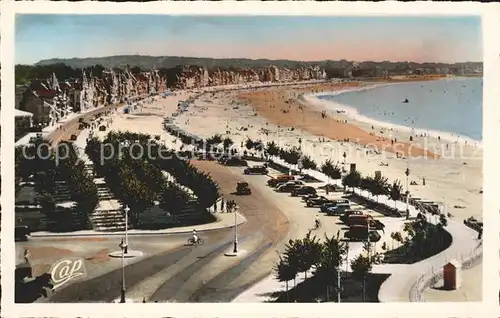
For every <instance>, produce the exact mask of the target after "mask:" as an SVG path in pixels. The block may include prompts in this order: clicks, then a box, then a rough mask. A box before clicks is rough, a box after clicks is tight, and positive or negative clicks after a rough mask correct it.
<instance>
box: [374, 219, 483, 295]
mask: <svg viewBox="0 0 500 318" xmlns="http://www.w3.org/2000/svg"><path fill="white" fill-rule="evenodd" d="M445 229H446V230H447V231H448V232H449V233H450V234H451V236H452V238H453V241H452V243H451V245H450V247H448V248H447V249H446V250H444V251H442V252H441V253H439V254H437V255H434V256H432V257H430V258H427V259H425V260H422V261H420V262H417V263H414V264H409V265H402V264H382V265H375V266H374V267H373V270H372V272H373V273H380V274H382V273H385V274H391V276H389V278H387V280H386V281H385V282H384V283H382V285H381V286H380V290H379V294H378V298H379V300H380V302H408V301H409V294H410V289H411V286H412V284H414V283H415V281H416V280H417V278H418V277H419V275H421V274H422V273H425V272H428V271H430V270H432V269H434V270H435V269H438V268H442V267H443V266H444V265H445V264H446V263H447V262H449V261H450V260H451V259H456V260H460V259H461V256H463V255H464V254H467V253H469V252H470V251H472V250H473V249H474V248H475V247H476V246H477V244H478V241H477V239H476V238H477V232H476V231H474V230H472V229H471V228H469V227H467V226H465V225H464V224H463V223H460V222H458V221H455V220H449V221H448V226H446V228H445Z"/></svg>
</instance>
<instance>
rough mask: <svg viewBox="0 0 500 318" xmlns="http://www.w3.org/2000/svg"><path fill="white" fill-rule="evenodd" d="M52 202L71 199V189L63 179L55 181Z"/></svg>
mask: <svg viewBox="0 0 500 318" xmlns="http://www.w3.org/2000/svg"><path fill="white" fill-rule="evenodd" d="M52 198H53V199H54V202H56V203H59V202H64V201H70V200H71V191H70V189H69V188H68V186H67V185H66V182H64V181H56V184H55V191H54V195H53V196H52Z"/></svg>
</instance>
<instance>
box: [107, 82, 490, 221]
mask: <svg viewBox="0 0 500 318" xmlns="http://www.w3.org/2000/svg"><path fill="white" fill-rule="evenodd" d="M349 85H352V87H353V88H357V87H359V83H351V84H349ZM339 89H346V84H317V85H297V86H283V87H270V88H252V89H248V90H242V91H219V92H206V93H205V94H203V95H201V96H200V97H199V98H198V99H197V100H196V101H195V102H194V103H193V104H192V105H191V106H190V107H189V108H188V109H187V111H186V112H184V113H182V114H180V115H179V116H178V117H176V118H175V123H176V125H178V126H179V127H181V128H183V129H185V130H186V131H189V132H191V133H193V134H196V135H198V136H200V137H202V138H205V137H210V136H212V135H214V134H217V133H218V134H222V136H223V137H226V136H227V137H230V138H232V139H233V140H234V142H235V144H234V146H235V147H237V148H240V147H241V146H242V143H243V142H244V141H245V140H246V139H247V138H251V139H253V140H257V139H260V140H263V141H264V142H268V141H272V140H274V141H275V142H276V143H278V144H279V146H281V147H287V146H299V141H300V140H301V141H302V149H303V151H304V152H305V153H307V154H309V155H310V156H311V157H312V158H313V159H315V160H316V162H317V163H320V164H321V163H322V162H324V161H325V160H327V159H332V160H333V161H335V162H337V161H338V162H339V163H340V164H342V163H343V157H342V155H343V153H344V152H345V153H346V163H347V164H349V163H356V166H357V169H358V170H360V172H361V173H362V174H363V175H369V174H371V175H373V174H374V172H375V171H377V170H379V171H381V172H382V174H383V175H384V176H386V177H387V178H388V179H389V182H393V181H394V180H396V179H398V180H400V181H401V182H402V184H403V186H404V187H406V185H405V183H406V182H405V179H406V177H405V175H404V171H405V170H406V168H409V169H410V177H409V181H410V182H411V181H414V182H415V183H416V185H409V190H410V192H411V193H412V196H413V197H420V198H424V199H427V200H433V201H437V202H442V203H443V206H444V209H445V210H446V212H447V213H451V215H452V217H455V218H458V219H465V218H468V217H470V216H475V217H480V216H481V215H482V194H481V193H482V149H481V147H480V146H477V147H475V146H473V145H470V144H469V145H464V144H460V143H452V142H450V141H445V140H438V139H437V138H434V137H429V136H427V137H421V136H420V135H413V141H412V142H410V141H409V140H410V135H411V133H410V132H408V131H399V130H390V129H387V128H384V127H377V126H373V125H371V124H368V123H363V122H360V121H356V120H354V119H352V118H349V117H347V116H346V114H342V113H337V112H330V113H327V114H326V116H325V118H322V115H321V109H319V108H318V106H317V105H313V103H312V102H309V101H308V100H310V99H311V98H308V99H302V98H301V97H300V94H301V93H319V92H325V91H334V90H339ZM196 93H197V92H194V91H179V92H177V94H176V95H175V96H168V97H166V98H159V97H157V98H156V100H155V101H154V102H152V103H150V104H146V105H144V106H142V108H140V109H139V110H136V111H134V112H133V113H132V114H122V113H117V115H115V116H114V119H113V121H112V123H111V125H110V127H109V129H111V130H121V131H125V130H130V131H135V132H140V133H149V134H151V135H153V136H154V135H160V136H161V139H162V140H164V141H165V142H166V143H167V144H168V145H169V146H171V147H172V148H179V147H180V146H181V145H180V143H179V142H175V141H174V140H175V138H174V137H172V136H170V135H169V134H167V133H166V132H164V131H163V129H162V122H163V118H164V117H165V116H170V115H171V114H172V113H173V112H175V111H176V109H177V103H178V102H179V101H182V100H186V99H188V98H189V97H191V96H194V95H195V94H196ZM346 121H347V123H346ZM278 127H279V128H278ZM99 134H100V135H104V134H106V133H105V132H99ZM347 140H349V142H347ZM391 140H396V142H394V143H391ZM446 144H448V148H447V147H446ZM431 150H432V151H431ZM396 152H399V153H401V154H402V157H400V158H398V156H397V155H396ZM382 163H383V164H384V165H382ZM423 178H425V185H423Z"/></svg>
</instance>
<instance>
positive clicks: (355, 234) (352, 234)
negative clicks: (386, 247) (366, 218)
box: [344, 225, 382, 242]
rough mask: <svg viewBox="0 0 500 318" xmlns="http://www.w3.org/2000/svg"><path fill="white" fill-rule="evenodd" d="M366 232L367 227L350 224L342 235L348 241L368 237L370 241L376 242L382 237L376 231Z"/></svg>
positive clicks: (363, 239) (361, 239)
mask: <svg viewBox="0 0 500 318" xmlns="http://www.w3.org/2000/svg"><path fill="white" fill-rule="evenodd" d="M369 233H370V234H368V228H367V227H366V226H362V225H356V226H351V227H350V228H349V230H348V231H347V232H345V233H344V237H345V238H346V239H348V240H350V241H365V240H366V239H368V238H370V242H378V241H380V239H381V238H382V237H381V236H380V234H379V233H378V232H377V231H373V230H370V232H369Z"/></svg>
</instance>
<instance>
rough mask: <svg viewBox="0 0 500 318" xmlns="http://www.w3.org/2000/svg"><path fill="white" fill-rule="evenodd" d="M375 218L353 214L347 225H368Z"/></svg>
mask: <svg viewBox="0 0 500 318" xmlns="http://www.w3.org/2000/svg"><path fill="white" fill-rule="evenodd" d="M369 220H373V217H372V216H371V215H369V214H351V215H349V217H348V218H347V220H346V222H345V223H346V224H347V225H367V224H368V221H369Z"/></svg>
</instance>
